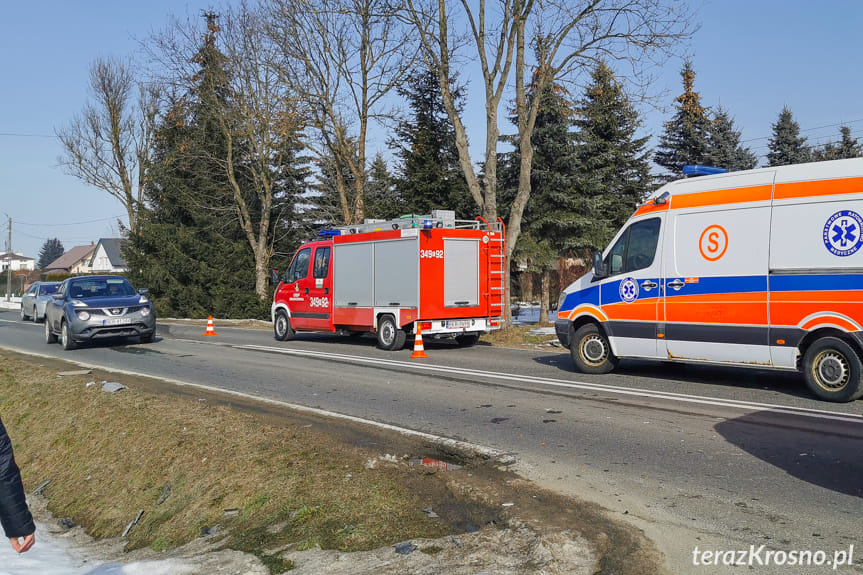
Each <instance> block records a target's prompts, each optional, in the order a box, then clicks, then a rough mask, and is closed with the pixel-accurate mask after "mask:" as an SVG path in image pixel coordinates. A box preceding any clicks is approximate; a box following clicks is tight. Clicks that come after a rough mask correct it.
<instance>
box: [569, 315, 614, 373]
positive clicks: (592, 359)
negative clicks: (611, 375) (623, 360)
mask: <svg viewBox="0 0 863 575" xmlns="http://www.w3.org/2000/svg"><path fill="white" fill-rule="evenodd" d="M569 349H570V354H571V355H572V362H573V363H574V364H575V369H577V370H578V371H580V372H582V373H608V372H609V371H611V370H612V369H614V368H615V367H617V358H616V357H615V356H614V353H612V351H611V345H610V344H609V343H608V338H607V337H605V334H604V333H602V330H600V329H599V327H598V326H597V325H596V324H592V323H588V324H585V325H583V326H581V327H580V328H578V329H577V330H576V331H575V335H574V336H573V338H572V343H571V344H570V348H569Z"/></svg>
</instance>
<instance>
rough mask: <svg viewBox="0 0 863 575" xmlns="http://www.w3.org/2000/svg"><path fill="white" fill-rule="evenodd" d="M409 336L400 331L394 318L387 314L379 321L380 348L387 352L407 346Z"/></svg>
mask: <svg viewBox="0 0 863 575" xmlns="http://www.w3.org/2000/svg"><path fill="white" fill-rule="evenodd" d="M406 340H407V334H406V333H405V330H403V329H399V326H398V324H396V320H395V318H394V317H393V316H391V315H389V314H387V315H385V316H382V317H381V319H380V321H378V347H379V348H380V349H383V350H385V351H396V350H399V349H402V348H403V347H404V346H405V341H406Z"/></svg>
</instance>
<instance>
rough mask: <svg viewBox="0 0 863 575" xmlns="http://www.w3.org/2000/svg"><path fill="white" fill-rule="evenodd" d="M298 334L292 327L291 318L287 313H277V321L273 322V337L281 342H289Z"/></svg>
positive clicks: (281, 311) (283, 311)
mask: <svg viewBox="0 0 863 575" xmlns="http://www.w3.org/2000/svg"><path fill="white" fill-rule="evenodd" d="M294 335H296V332H295V331H294V329H293V328H292V327H291V318H289V317H288V314H287V313H285V310H283V309H280V310H279V311H277V312H276V320H275V321H274V322H273V337H275V338H276V339H277V340H279V341H288V340H291V339H294Z"/></svg>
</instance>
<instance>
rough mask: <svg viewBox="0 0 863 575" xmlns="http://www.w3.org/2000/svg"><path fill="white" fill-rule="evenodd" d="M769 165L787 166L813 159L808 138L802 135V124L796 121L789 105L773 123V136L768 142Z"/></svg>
mask: <svg viewBox="0 0 863 575" xmlns="http://www.w3.org/2000/svg"><path fill="white" fill-rule="evenodd" d="M767 145H768V147H769V149H770V151H769V152H767V165H768V166H786V165H788V164H800V163H803V162H808V161H809V160H811V159H812V151H811V150H810V148H809V146H808V145H807V144H806V138H805V137H803V136H801V135H800V125H799V124H798V123H797V122H795V121H794V118H793V117H792V115H791V110H790V109H789V108H788V106H785V107H783V108H782V111H781V112H779V118H778V119H777V120H776V123H775V124H773V136H772V137H771V138H770V141H769V142H768V144H767Z"/></svg>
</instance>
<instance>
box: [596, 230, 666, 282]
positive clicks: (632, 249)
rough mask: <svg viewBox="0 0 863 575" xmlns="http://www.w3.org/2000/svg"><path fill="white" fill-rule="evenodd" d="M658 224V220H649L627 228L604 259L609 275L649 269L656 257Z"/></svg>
mask: <svg viewBox="0 0 863 575" xmlns="http://www.w3.org/2000/svg"><path fill="white" fill-rule="evenodd" d="M660 224H661V220H660V219H659V218H650V219H649V220H642V221H640V222H636V223H634V224H632V225H631V226H629V227H628V228H627V229H626V230H625V231H624V232H623V234H622V235H621V236H620V238H619V239H618V240H617V242H616V243H615V244H614V246H613V247H612V248H611V250H610V251H609V252H608V256H606V258H605V268H606V269H607V270H608V273H609V275H616V274H619V273H627V272H634V271H637V270H642V269H644V268H647V267H650V265H651V264H652V263H653V259H654V258H655V257H656V244H657V243H659V228H660Z"/></svg>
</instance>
